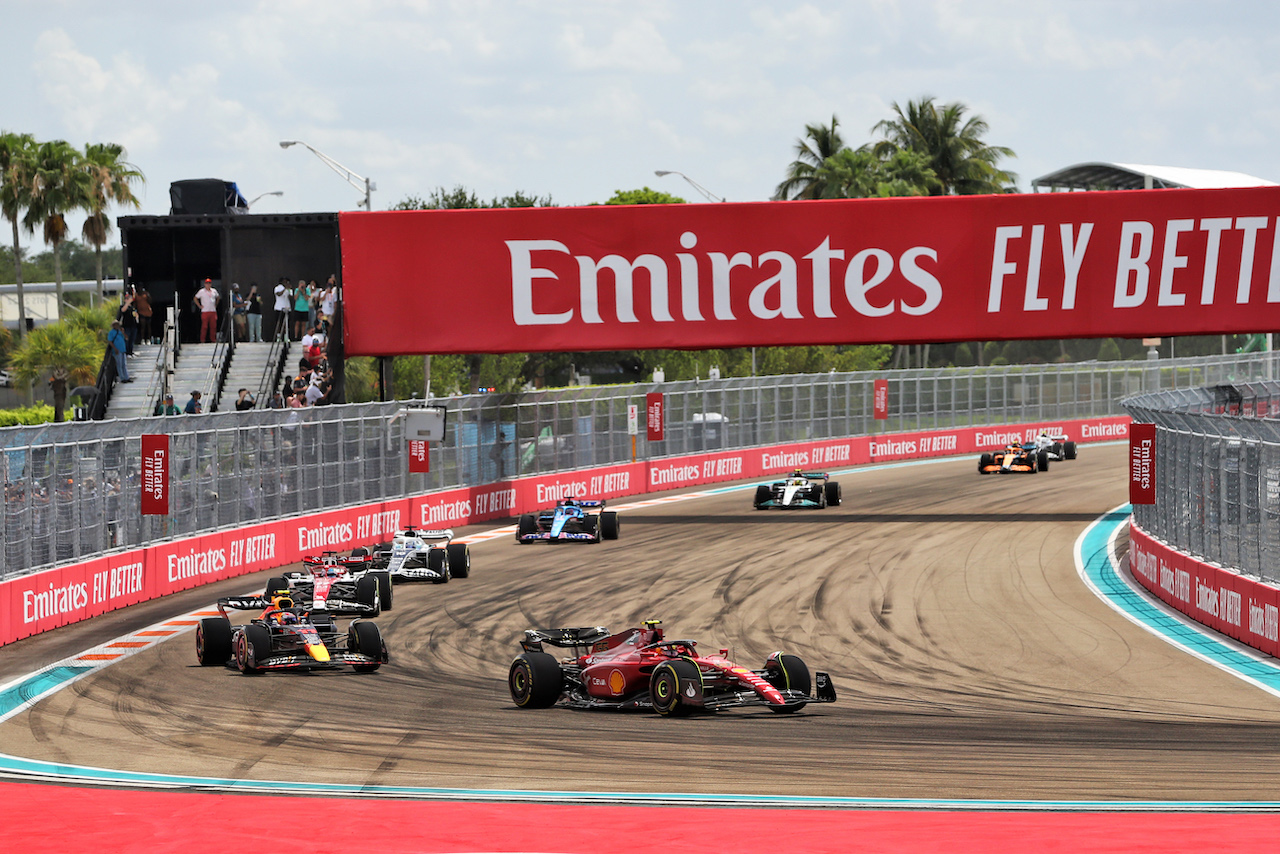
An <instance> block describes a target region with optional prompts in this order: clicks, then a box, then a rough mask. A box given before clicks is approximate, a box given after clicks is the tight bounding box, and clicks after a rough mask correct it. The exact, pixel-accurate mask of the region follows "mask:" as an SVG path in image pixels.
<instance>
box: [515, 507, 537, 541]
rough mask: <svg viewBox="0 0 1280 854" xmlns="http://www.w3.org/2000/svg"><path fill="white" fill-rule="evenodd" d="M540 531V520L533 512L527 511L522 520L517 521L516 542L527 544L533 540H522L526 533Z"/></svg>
mask: <svg viewBox="0 0 1280 854" xmlns="http://www.w3.org/2000/svg"><path fill="white" fill-rule="evenodd" d="M536 533H538V520H537V519H536V518H535V517H534V515H533V514H532V513H526V514H524V515H523V516H521V517H520V521H519V522H517V523H516V542H517V543H519V544H520V545H522V546H527V545H528V544H529V543H531V542H533V540H522V539H521V537H523V536H524V535H525V534H536Z"/></svg>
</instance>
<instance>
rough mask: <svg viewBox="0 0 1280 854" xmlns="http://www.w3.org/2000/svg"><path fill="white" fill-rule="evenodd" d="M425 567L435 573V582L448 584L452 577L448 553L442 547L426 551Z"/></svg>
mask: <svg viewBox="0 0 1280 854" xmlns="http://www.w3.org/2000/svg"><path fill="white" fill-rule="evenodd" d="M427 569H429V570H431V571H432V572H434V573H436V575H437V577H436V579H435V583H436V584H448V583H449V579H450V578H452V577H453V573H452V572H450V570H449V555H448V554H447V553H446V551H445V550H444V549H431V550H430V551H428V552H427Z"/></svg>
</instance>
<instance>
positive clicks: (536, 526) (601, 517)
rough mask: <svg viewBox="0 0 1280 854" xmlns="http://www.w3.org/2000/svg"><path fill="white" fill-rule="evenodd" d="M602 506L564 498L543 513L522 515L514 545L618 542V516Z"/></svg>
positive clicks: (597, 503) (596, 503) (602, 502)
mask: <svg viewBox="0 0 1280 854" xmlns="http://www.w3.org/2000/svg"><path fill="white" fill-rule="evenodd" d="M604 506H605V502H604V501H603V500H601V501H591V500H587V499H582V498H565V499H562V500H561V501H560V502H558V503H557V504H556V506H555V507H550V508H548V509H546V510H539V511H538V512H536V513H526V514H524V515H523V516H521V517H520V521H519V522H518V523H517V524H516V542H517V543H520V544H521V545H528V544H529V543H539V542H547V543H598V542H600V541H601V540H616V539H618V529H619V527H620V524H621V523H620V522H619V520H618V514H617V513H615V512H613V511H612V510H605V509H604Z"/></svg>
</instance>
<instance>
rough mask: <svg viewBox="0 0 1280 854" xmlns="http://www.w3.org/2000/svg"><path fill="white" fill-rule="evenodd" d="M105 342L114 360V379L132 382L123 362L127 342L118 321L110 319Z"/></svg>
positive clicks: (127, 347)
mask: <svg viewBox="0 0 1280 854" xmlns="http://www.w3.org/2000/svg"><path fill="white" fill-rule="evenodd" d="M107 343H108V344H110V345H111V355H112V356H114V357H115V360H116V379H118V380H119V381H120V382H122V383H131V382H133V380H131V379H130V378H129V367H128V365H126V364H125V361H126V356H127V353H128V349H129V344H128V340H127V339H126V338H125V334H124V330H123V329H121V328H120V321H118V320H113V321H111V331H110V332H108V333H107Z"/></svg>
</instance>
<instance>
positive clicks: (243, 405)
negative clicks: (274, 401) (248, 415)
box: [236, 388, 257, 412]
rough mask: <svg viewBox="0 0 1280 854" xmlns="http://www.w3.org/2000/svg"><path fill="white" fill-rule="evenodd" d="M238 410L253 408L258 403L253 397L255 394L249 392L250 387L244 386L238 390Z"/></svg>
mask: <svg viewBox="0 0 1280 854" xmlns="http://www.w3.org/2000/svg"><path fill="white" fill-rule="evenodd" d="M236 395H237V397H236V412H244V411H245V410H246V409H253V407H254V405H255V404H256V403H257V401H256V400H254V399H253V395H251V394H249V389H247V388H242V389H240V390H239V391H238V392H236Z"/></svg>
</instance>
